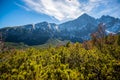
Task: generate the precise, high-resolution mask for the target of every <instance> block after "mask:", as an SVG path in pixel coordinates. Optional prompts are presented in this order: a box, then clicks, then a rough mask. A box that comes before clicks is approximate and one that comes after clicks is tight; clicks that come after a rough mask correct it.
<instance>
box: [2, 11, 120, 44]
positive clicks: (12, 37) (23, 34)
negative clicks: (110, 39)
mask: <svg viewBox="0 0 120 80" xmlns="http://www.w3.org/2000/svg"><path fill="white" fill-rule="evenodd" d="M99 23H104V24H105V31H106V33H107V34H109V33H114V34H115V33H119V31H120V19H119V18H114V17H111V16H109V15H107V16H105V15H103V16H102V17H100V18H98V19H96V18H94V17H91V16H89V15H88V14H86V13H84V14H83V15H81V16H80V17H78V18H76V19H74V20H71V21H67V22H64V23H62V24H55V23H48V22H40V23H37V24H28V25H23V26H14V27H5V28H1V29H0V33H2V35H3V38H4V40H5V41H6V42H16V43H19V42H23V43H25V44H27V45H38V44H44V43H46V42H47V41H48V40H49V39H60V40H70V41H72V42H83V40H88V39H90V34H91V33H93V32H95V31H96V30H97V27H98V24H99Z"/></svg>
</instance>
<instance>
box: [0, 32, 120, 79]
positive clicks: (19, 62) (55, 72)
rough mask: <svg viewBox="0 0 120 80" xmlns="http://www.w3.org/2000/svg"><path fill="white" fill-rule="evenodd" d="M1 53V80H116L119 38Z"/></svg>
mask: <svg viewBox="0 0 120 80" xmlns="http://www.w3.org/2000/svg"><path fill="white" fill-rule="evenodd" d="M92 38H93V39H92V40H91V41H86V42H84V43H83V44H81V43H75V44H70V43H67V44H66V45H65V46H57V47H54V48H53V47H49V48H47V49H35V48H28V49H23V50H16V49H10V50H5V51H1V53H0V80H119V79H120V35H112V34H111V35H109V36H107V37H104V38H95V35H93V37H92Z"/></svg>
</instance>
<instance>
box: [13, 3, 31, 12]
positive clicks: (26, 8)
mask: <svg viewBox="0 0 120 80" xmlns="http://www.w3.org/2000/svg"><path fill="white" fill-rule="evenodd" d="M15 5H17V6H19V7H21V8H23V9H25V10H27V11H30V9H29V8H28V7H25V6H23V5H21V4H18V3H16V2H15Z"/></svg>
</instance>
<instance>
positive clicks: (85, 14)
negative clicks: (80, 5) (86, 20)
mask: <svg viewBox="0 0 120 80" xmlns="http://www.w3.org/2000/svg"><path fill="white" fill-rule="evenodd" d="M81 16H89V15H88V14H87V13H84V14H82V15H81Z"/></svg>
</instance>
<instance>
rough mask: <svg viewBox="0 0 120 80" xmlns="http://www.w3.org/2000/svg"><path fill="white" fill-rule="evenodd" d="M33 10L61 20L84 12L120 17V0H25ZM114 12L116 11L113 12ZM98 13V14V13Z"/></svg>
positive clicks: (73, 17) (96, 15)
mask: <svg viewBox="0 0 120 80" xmlns="http://www.w3.org/2000/svg"><path fill="white" fill-rule="evenodd" d="M23 1H24V2H25V4H26V6H28V8H30V9H31V10H34V11H36V12H38V13H42V14H46V15H49V16H52V17H54V18H56V19H58V20H59V21H62V20H66V19H67V20H69V19H75V18H77V17H78V16H79V15H81V14H83V13H88V14H90V15H92V16H93V15H95V16H94V17H99V16H101V15H103V14H105V15H111V16H115V17H119V16H120V15H119V12H120V10H119V9H118V8H119V7H120V3H119V2H118V0H23ZM112 12H114V13H112ZM96 13H97V14H96Z"/></svg>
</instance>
